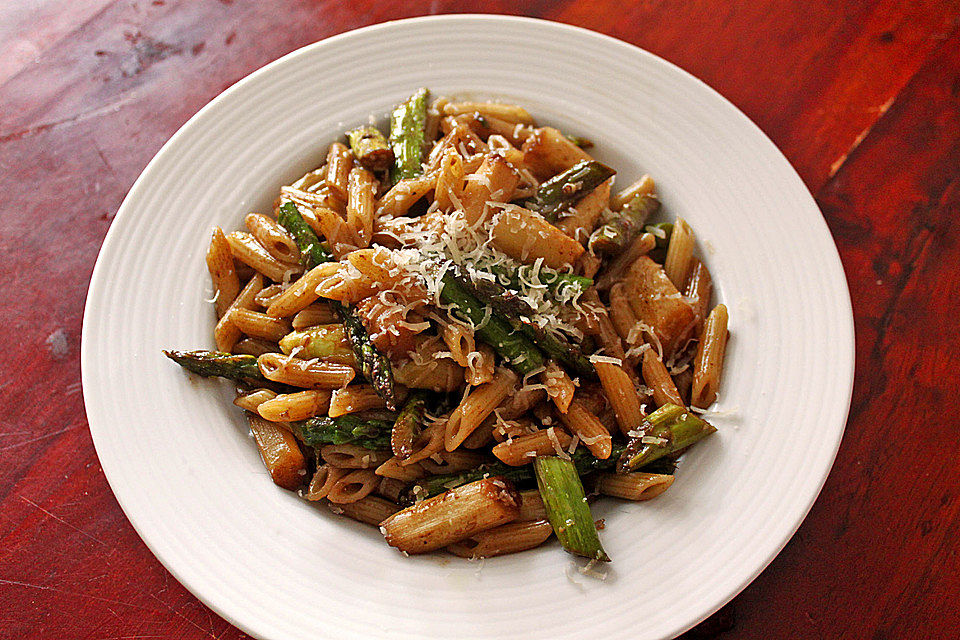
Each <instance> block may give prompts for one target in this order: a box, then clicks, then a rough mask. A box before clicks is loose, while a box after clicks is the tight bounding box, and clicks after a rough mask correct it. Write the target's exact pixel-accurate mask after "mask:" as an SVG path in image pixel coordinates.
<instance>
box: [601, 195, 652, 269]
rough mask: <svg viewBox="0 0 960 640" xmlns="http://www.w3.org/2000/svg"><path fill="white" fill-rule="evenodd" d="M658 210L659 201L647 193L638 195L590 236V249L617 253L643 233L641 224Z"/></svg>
mask: <svg viewBox="0 0 960 640" xmlns="http://www.w3.org/2000/svg"><path fill="white" fill-rule="evenodd" d="M659 209H660V200H659V199H658V198H657V196H655V195H653V194H649V193H644V194H640V195H639V196H637V197H636V198H634V199H633V200H631V201H630V202H628V203H627V206H625V207H624V208H623V210H622V211H619V212H617V213H614V214H613V219H612V220H610V221H609V222H607V223H606V224H604V225H603V226H601V227H599V228H598V229H597V230H596V231H594V232H593V234H592V235H591V236H590V249H591V250H593V251H600V252H603V253H608V254H609V253H619V252H621V251H623V249H624V248H626V246H627V245H628V244H630V241H631V240H633V239H634V238H635V237H637V236H638V235H640V232H641V231H643V223H644V222H646V221H647V218H649V217H650V216H652V215H653V214H655V213H656V212H657V211H658V210H659Z"/></svg>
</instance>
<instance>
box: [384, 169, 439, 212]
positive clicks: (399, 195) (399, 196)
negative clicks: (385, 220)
mask: <svg viewBox="0 0 960 640" xmlns="http://www.w3.org/2000/svg"><path fill="white" fill-rule="evenodd" d="M436 186H437V174H436V172H434V173H427V174H424V175H422V176H419V177H416V178H410V179H407V180H401V181H400V182H398V183H397V184H395V185H393V187H392V188H391V189H390V190H389V191H387V192H386V193H385V194H383V197H382V198H380V201H379V202H378V203H377V217H378V218H380V217H398V216H402V215H404V214H406V213H407V211H409V210H410V207H412V206H413V205H414V204H415V203H416V202H417V201H418V200H419V199H420V198H422V197H424V196H425V195H427V194H428V193H430V191H432V190H433V189H434V188H435V187H436Z"/></svg>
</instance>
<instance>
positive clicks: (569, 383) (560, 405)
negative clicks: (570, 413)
mask: <svg viewBox="0 0 960 640" xmlns="http://www.w3.org/2000/svg"><path fill="white" fill-rule="evenodd" d="M540 379H541V381H542V382H543V384H544V386H546V387H547V396H548V397H549V398H550V399H551V400H553V404H555V405H556V407H557V411H559V412H560V413H566V412H567V409H568V408H569V407H570V403H571V402H573V392H574V391H575V390H576V385H574V384H573V380H571V379H570V376H569V375H568V374H567V372H566V371H564V369H563V368H562V367H561V366H560V365H558V364H557V363H556V361H554V360H549V361H547V364H546V370H545V371H544V372H543V373H542V374H540Z"/></svg>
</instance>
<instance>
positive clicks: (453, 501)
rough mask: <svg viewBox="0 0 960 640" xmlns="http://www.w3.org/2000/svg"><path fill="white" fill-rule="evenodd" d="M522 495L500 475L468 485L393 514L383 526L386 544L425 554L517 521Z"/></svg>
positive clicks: (405, 550) (381, 529)
mask: <svg viewBox="0 0 960 640" xmlns="http://www.w3.org/2000/svg"><path fill="white" fill-rule="evenodd" d="M519 503H520V496H519V494H518V493H517V491H516V489H514V488H513V486H512V485H511V484H509V483H507V482H505V481H503V480H500V479H497V478H487V479H484V480H478V481H476V482H471V483H470V484H465V485H463V486H461V487H457V488H456V489H451V490H450V491H447V492H446V493H444V494H442V495H439V496H436V497H433V498H428V499H427V500H424V501H423V502H420V503H418V504H415V505H413V506H412V507H407V508H406V509H403V510H402V511H399V512H397V513H395V514H394V515H392V516H390V517H389V518H387V519H386V520H384V521H383V523H382V524H381V525H380V531H381V532H382V533H383V537H384V538H385V539H386V541H387V544H389V545H390V546H391V547H396V548H397V549H399V550H400V551H403V552H405V553H426V552H428V551H433V550H435V549H440V548H442V547H446V546H449V545H451V544H453V543H455V542H459V541H460V540H463V539H465V538H469V537H470V536H472V535H475V534H477V533H479V532H481V531H486V530H487V529H492V528H493V527H497V526H499V525H502V524H506V523H508V522H510V521H512V520H515V519H516V517H517V514H518V513H519V511H520V505H519Z"/></svg>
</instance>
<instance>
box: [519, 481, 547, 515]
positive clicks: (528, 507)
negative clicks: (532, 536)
mask: <svg viewBox="0 0 960 640" xmlns="http://www.w3.org/2000/svg"><path fill="white" fill-rule="evenodd" d="M546 519H547V509H546V507H544V506H543V498H542V497H540V491H539V490H537V489H527V490H526V491H521V492H520V514H519V515H518V516H517V522H529V521H532V520H546Z"/></svg>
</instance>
